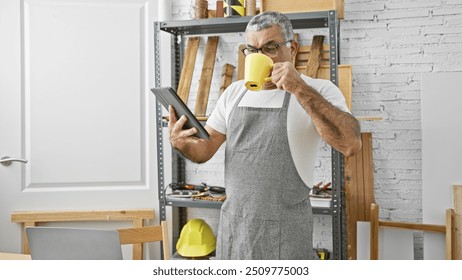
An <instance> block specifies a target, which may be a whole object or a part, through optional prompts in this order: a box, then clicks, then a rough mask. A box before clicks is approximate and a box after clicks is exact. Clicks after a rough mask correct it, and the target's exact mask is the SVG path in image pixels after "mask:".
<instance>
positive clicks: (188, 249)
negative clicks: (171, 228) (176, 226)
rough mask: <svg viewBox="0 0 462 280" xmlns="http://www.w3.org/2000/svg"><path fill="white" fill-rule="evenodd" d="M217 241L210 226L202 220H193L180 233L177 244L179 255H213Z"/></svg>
mask: <svg viewBox="0 0 462 280" xmlns="http://www.w3.org/2000/svg"><path fill="white" fill-rule="evenodd" d="M215 247H216V239H215V236H214V235H213V231H212V229H211V228H210V226H209V225H208V224H207V223H206V222H205V221H204V220H202V219H192V220H190V221H189V222H188V223H186V225H184V227H183V229H182V230H181V233H180V239H178V242H177V243H176V250H177V251H178V254H180V255H181V256H183V257H203V256H207V255H208V254H210V253H212V252H213V251H214V250H215Z"/></svg>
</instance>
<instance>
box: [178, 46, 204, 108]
mask: <svg viewBox="0 0 462 280" xmlns="http://www.w3.org/2000/svg"><path fill="white" fill-rule="evenodd" d="M199 43H200V37H189V38H188V45H187V47H186V52H185V55H184V60H183V67H182V68H181V75H180V82H179V83H178V89H177V91H176V92H177V93H178V96H179V97H180V98H181V100H183V102H184V103H186V104H188V98H189V91H190V89H191V82H192V78H193V74H194V65H195V64H196V56H197V50H198V49H199Z"/></svg>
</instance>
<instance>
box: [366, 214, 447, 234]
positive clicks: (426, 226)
mask: <svg viewBox="0 0 462 280" xmlns="http://www.w3.org/2000/svg"><path fill="white" fill-rule="evenodd" d="M371 215H373V214H372V211H371ZM379 226H381V227H388V228H400V229H410V230H424V231H431V232H437V233H438V232H439V233H445V232H446V226H443V225H431V224H417V223H404V222H389V221H379Z"/></svg>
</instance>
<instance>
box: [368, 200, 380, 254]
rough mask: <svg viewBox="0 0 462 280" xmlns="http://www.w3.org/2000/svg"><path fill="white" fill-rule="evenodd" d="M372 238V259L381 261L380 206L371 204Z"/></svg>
mask: <svg viewBox="0 0 462 280" xmlns="http://www.w3.org/2000/svg"><path fill="white" fill-rule="evenodd" d="M370 223H371V235H370V236H371V238H370V259H371V260H378V259H379V206H378V205H377V204H375V203H372V204H371V220H370Z"/></svg>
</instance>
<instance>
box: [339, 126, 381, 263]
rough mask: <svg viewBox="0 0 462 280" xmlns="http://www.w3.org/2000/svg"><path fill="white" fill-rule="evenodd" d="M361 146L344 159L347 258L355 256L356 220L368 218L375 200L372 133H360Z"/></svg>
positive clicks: (354, 257)
mask: <svg viewBox="0 0 462 280" xmlns="http://www.w3.org/2000/svg"><path fill="white" fill-rule="evenodd" d="M361 140H362V141H363V146H362V148H361V150H360V151H359V152H358V153H357V154H356V155H354V156H350V157H347V158H346V159H345V166H344V167H345V175H344V176H345V189H346V194H345V198H346V209H345V210H346V227H347V229H346V235H347V256H348V259H352V260H354V259H356V258H357V251H356V248H357V232H356V230H357V222H358V221H369V220H370V207H371V206H370V205H371V204H372V203H374V202H375V196H374V168H373V162H372V134H371V133H370V132H363V133H361Z"/></svg>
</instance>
